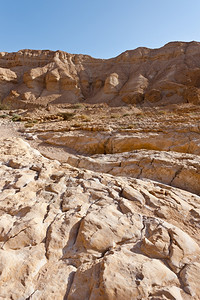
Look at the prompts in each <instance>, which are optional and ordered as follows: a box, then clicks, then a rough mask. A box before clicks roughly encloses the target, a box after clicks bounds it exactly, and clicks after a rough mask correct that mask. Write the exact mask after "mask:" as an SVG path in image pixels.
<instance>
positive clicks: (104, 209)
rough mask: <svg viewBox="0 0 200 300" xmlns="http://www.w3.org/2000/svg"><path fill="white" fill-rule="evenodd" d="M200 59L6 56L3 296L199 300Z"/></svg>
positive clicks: (181, 53)
mask: <svg viewBox="0 0 200 300" xmlns="http://www.w3.org/2000/svg"><path fill="white" fill-rule="evenodd" d="M199 54H200V44H199V43H196V42H191V43H180V42H179V43H178V42H177V43H170V44H167V45H165V46H164V47H163V48H161V49H155V50H151V49H147V48H138V49H136V50H133V51H126V52H125V53H122V54H121V55H119V56H118V57H116V58H113V59H109V60H100V59H93V58H91V57H89V56H84V55H71V54H67V53H64V52H61V51H56V52H52V51H32V50H22V51H19V52H18V53H10V54H9V53H1V54H0V97H1V101H2V102H3V103H1V105H0V128H1V130H0V299H6V300H25V299H27V300H28V299H29V300H46V299H50V300H55V299H56V300H61V299H63V300H80V299H81V300H82V299H83V300H87V299H90V300H122V299H131V300H135V299H136V300H142V299H144V300H166V299H168V300H173V299H174V300H199V299H200V234H199V225H200V167H199V166H200V158H199V155H200V125H199V124H200V117H199V116H200V106H199V99H200V98H199V95H200V93H199V87H200V71H199V70H200V69H199V65H200V55H199ZM77 102H80V103H77ZM102 102H104V103H102ZM6 106H7V108H8V109H5V108H6ZM20 107H21V108H20ZM11 108H13V109H11ZM22 108H23V109H22Z"/></svg>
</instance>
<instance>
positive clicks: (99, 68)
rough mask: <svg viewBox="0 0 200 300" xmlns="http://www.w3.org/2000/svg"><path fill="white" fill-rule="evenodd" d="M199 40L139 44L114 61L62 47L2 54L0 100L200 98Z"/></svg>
mask: <svg viewBox="0 0 200 300" xmlns="http://www.w3.org/2000/svg"><path fill="white" fill-rule="evenodd" d="M199 54H200V43H198V42H190V43H185V42H172V43H169V44H167V45H165V46H164V47H162V48H160V49H148V48H137V49H135V50H131V51H126V52H124V53H122V54H120V55H119V56H117V57H115V58H112V59H107V60H103V59H94V58H92V57H90V56H87V55H78V54H76V55H74V54H69V53H66V52H63V51H55V52H54V51H49V50H43V51H41V50H40V51H37V50H20V51H18V52H17V53H3V52H2V53H0V101H2V102H3V103H7V104H9V105H11V106H12V107H14V108H19V107H25V105H26V106H27V107H31V106H32V107H34V106H38V105H44V106H45V105H47V104H48V103H51V104H55V103H56V104H59V103H76V102H87V103H100V102H104V103H108V104H109V105H112V106H116V105H125V104H136V103H149V104H153V105H155V103H156V105H157V104H158V105H162V104H170V103H194V104H196V103H197V104H198V103H199V101H200V92H199V87H200V68H199V65H200V58H199Z"/></svg>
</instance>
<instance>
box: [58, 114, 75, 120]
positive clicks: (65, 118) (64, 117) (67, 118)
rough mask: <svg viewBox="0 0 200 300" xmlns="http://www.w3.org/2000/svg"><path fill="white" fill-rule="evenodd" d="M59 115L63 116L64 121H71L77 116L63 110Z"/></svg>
mask: <svg viewBox="0 0 200 300" xmlns="http://www.w3.org/2000/svg"><path fill="white" fill-rule="evenodd" d="M58 116H60V117H62V118H63V120H64V121H70V120H71V119H73V117H74V116H75V113H69V112H61V113H59V114H58Z"/></svg>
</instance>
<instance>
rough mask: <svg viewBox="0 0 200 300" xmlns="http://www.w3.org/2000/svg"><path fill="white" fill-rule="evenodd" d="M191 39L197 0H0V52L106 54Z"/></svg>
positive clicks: (199, 6) (195, 36) (198, 22)
mask: <svg viewBox="0 0 200 300" xmlns="http://www.w3.org/2000/svg"><path fill="white" fill-rule="evenodd" d="M192 40H195V41H200V0H0V52H1V51H7V52H13V51H18V50H20V49H50V50H63V51H66V52H70V53H82V54H89V55H91V56H93V57H99V58H110V57H114V56H117V55H118V54H120V53H121V52H123V51H126V50H130V49H135V48H137V47H140V46H144V47H149V48H158V47H161V46H163V45H164V44H166V43H168V42H170V41H192Z"/></svg>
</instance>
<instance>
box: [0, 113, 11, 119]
mask: <svg viewBox="0 0 200 300" xmlns="http://www.w3.org/2000/svg"><path fill="white" fill-rule="evenodd" d="M8 117H9V115H5V114H4V115H0V118H2V119H5V118H8Z"/></svg>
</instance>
